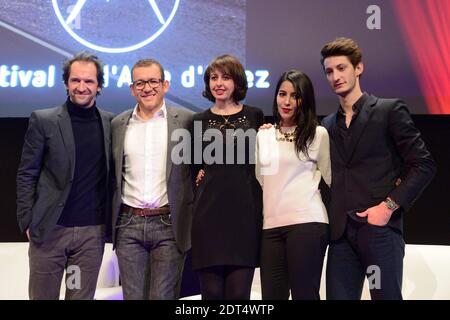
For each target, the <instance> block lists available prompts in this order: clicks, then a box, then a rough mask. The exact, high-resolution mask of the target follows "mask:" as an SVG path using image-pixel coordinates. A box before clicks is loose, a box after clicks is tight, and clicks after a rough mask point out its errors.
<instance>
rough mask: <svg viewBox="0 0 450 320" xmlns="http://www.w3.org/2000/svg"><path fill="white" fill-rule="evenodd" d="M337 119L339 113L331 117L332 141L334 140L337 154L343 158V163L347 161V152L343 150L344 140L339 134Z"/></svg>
mask: <svg viewBox="0 0 450 320" xmlns="http://www.w3.org/2000/svg"><path fill="white" fill-rule="evenodd" d="M336 118H337V112H335V113H333V115H332V116H331V119H330V121H331V125H330V131H331V132H330V137H331V139H332V140H334V143H335V149H336V150H337V153H338V154H339V155H340V156H341V159H342V160H343V161H345V160H346V157H345V150H344V148H343V145H344V140H343V139H342V137H341V135H340V134H339V130H338V127H337V123H336Z"/></svg>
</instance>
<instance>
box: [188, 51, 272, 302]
mask: <svg viewBox="0 0 450 320" xmlns="http://www.w3.org/2000/svg"><path fill="white" fill-rule="evenodd" d="M204 82H205V90H204V92H203V96H204V97H206V98H207V99H209V100H210V101H212V102H213V103H214V105H213V106H212V107H211V108H210V109H208V110H206V111H204V112H201V113H198V114H196V115H195V116H194V126H197V128H198V126H199V125H200V124H201V128H202V130H201V132H202V134H201V136H200V135H199V134H197V135H196V136H194V139H196V141H195V143H196V144H197V145H199V144H201V145H202V155H201V157H200V155H198V154H197V155H195V154H194V158H196V159H194V163H197V165H198V166H197V170H200V169H202V170H203V171H201V175H202V179H201V182H200V183H199V186H198V188H197V192H196V198H195V205H194V220H193V224H192V264H193V268H194V269H195V270H196V271H197V272H198V275H199V279H200V288H201V293H202V298H203V299H239V300H244V299H250V291H251V285H252V281H253V273H254V270H255V267H257V266H258V263H259V250H260V238H261V230H262V193H261V188H260V186H259V184H258V182H257V180H256V177H255V167H254V163H255V161H254V150H255V149H254V148H255V141H256V133H257V129H258V128H259V127H260V126H261V125H262V124H263V121H264V115H263V113H262V111H261V110H260V109H258V108H254V107H250V106H247V105H243V104H241V103H240V101H241V100H243V99H244V98H245V95H246V93H247V78H246V75H245V70H244V68H243V66H242V64H241V63H240V62H239V60H237V59H236V58H235V57H233V56H230V55H223V56H220V57H218V58H216V59H215V60H214V61H212V62H211V63H210V65H209V66H208V68H207V69H206V71H205V75H204ZM195 131H196V130H194V132H195ZM198 152H199V151H197V153H198ZM194 153H195V148H194ZM199 158H200V159H201V161H200V162H201V164H200V165H199V161H198V159H199ZM197 172H198V171H197Z"/></svg>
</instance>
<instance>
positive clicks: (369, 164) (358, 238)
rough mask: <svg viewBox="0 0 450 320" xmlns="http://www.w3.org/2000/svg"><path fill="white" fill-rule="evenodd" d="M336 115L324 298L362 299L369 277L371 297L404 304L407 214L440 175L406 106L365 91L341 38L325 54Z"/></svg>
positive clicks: (356, 57)
mask: <svg viewBox="0 0 450 320" xmlns="http://www.w3.org/2000/svg"><path fill="white" fill-rule="evenodd" d="M321 54H322V59H321V62H322V65H323V68H324V71H325V74H326V77H327V80H328V82H329V84H330V86H331V88H332V89H333V90H334V92H335V93H336V94H337V95H338V97H339V102H340V105H339V108H338V111H337V112H335V113H333V114H330V115H328V116H327V117H326V118H325V119H324V120H323V122H322V123H323V125H324V127H326V128H327V130H328V132H329V134H330V148H331V166H332V187H331V202H330V205H329V219H330V228H331V243H330V246H329V249H328V259H327V274H326V280H327V285H326V291H327V299H360V298H361V293H362V288H363V282H364V278H365V276H366V275H367V277H368V280H369V288H370V294H371V297H372V299H402V293H401V289H402V273H403V256H404V248H405V244H404V241H403V236H402V215H403V213H404V212H405V211H407V210H408V209H409V208H410V207H411V206H412V205H413V203H414V201H415V200H416V199H417V198H418V197H419V195H420V194H421V193H422V191H423V190H424V189H425V187H426V186H427V185H428V184H429V183H430V181H431V179H432V178H433V176H434V174H435V170H436V168H435V163H434V161H433V159H432V157H431V155H430V153H429V152H428V150H427V148H426V147H425V143H424V142H423V140H422V138H421V136H420V132H419V131H418V130H417V128H416V127H415V126H414V123H413V122H412V120H411V116H410V114H409V112H408V110H407V108H406V105H405V104H404V102H403V101H401V100H398V99H381V98H377V97H374V96H372V95H368V94H367V93H363V92H362V91H361V88H360V78H361V74H362V73H363V70H364V66H363V63H362V61H361V57H362V55H361V50H360V48H359V47H358V45H357V44H356V43H355V42H354V41H353V40H351V39H348V38H338V39H336V40H335V41H332V42H330V43H328V44H326V45H325V46H324V47H323V48H322V51H321Z"/></svg>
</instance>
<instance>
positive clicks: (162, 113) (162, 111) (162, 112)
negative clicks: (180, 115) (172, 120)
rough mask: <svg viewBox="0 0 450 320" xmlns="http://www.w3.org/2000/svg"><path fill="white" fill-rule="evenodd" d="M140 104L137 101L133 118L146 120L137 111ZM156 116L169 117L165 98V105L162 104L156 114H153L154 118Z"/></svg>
mask: <svg viewBox="0 0 450 320" xmlns="http://www.w3.org/2000/svg"><path fill="white" fill-rule="evenodd" d="M138 105H139V104H138V103H136V105H135V106H134V109H133V113H132V118H133V119H134V120H139V121H144V120H142V118H141V117H139V114H138V112H137V110H138ZM155 118H164V119H166V118H167V107H166V100H163V105H162V107H161V108H160V109H159V110H158V111H157V112H156V113H155V115H154V116H153V118H152V119H155Z"/></svg>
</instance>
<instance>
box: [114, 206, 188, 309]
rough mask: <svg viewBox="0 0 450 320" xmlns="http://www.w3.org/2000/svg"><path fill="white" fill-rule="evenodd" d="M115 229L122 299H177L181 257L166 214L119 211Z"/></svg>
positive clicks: (181, 264)
mask: <svg viewBox="0 0 450 320" xmlns="http://www.w3.org/2000/svg"><path fill="white" fill-rule="evenodd" d="M116 228H117V240H116V252H117V258H118V261H119V269H120V279H121V282H122V288H123V296H124V299H126V300H147V299H150V300H169V299H178V298H179V295H180V288H181V276H182V272H183V267H184V259H185V254H184V253H182V252H180V251H179V250H178V248H177V246H176V243H175V237H174V234H173V230H172V223H171V219H170V214H165V215H159V216H149V217H140V216H134V215H132V214H131V213H129V212H122V213H121V214H120V215H119V218H118V222H117V226H116Z"/></svg>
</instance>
